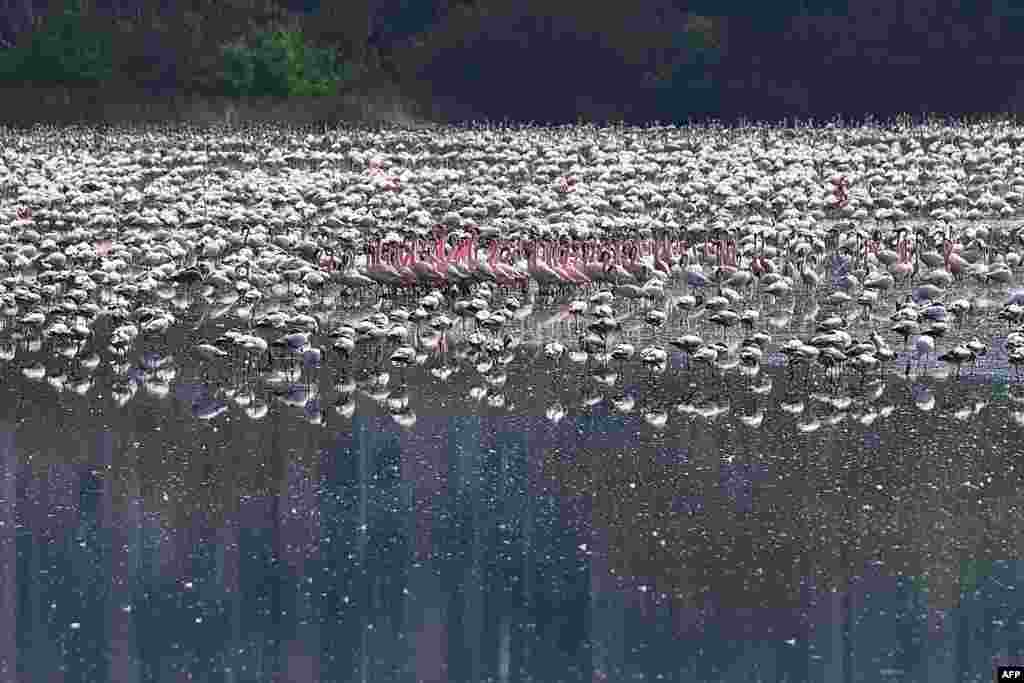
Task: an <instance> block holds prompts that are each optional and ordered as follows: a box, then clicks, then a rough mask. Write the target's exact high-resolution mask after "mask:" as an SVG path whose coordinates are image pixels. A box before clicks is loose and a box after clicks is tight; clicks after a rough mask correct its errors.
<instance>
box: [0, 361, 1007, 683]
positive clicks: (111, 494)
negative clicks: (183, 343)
mask: <svg viewBox="0 0 1024 683" xmlns="http://www.w3.org/2000/svg"><path fill="white" fill-rule="evenodd" d="M764 374H765V376H764V377H760V378H758V381H763V382H764V383H765V386H766V387H767V388H766V389H765V390H764V391H765V392H767V393H764V394H762V393H758V392H756V391H754V390H749V391H748V390H744V391H742V392H735V391H733V392H729V393H726V392H725V391H724V390H720V389H719V388H717V387H715V386H710V387H708V386H703V387H691V386H682V387H680V386H674V385H673V384H672V382H671V381H668V380H666V381H665V382H660V383H659V384H658V385H656V386H654V385H647V384H645V379H644V373H643V372H638V373H637V375H636V377H632V376H627V377H625V378H624V379H623V380H622V381H620V383H619V384H618V385H617V388H612V389H608V390H600V389H598V390H594V391H597V392H598V394H599V395H600V396H605V398H614V397H615V396H617V395H629V396H633V397H634V399H635V403H636V406H635V408H634V409H633V410H632V411H628V412H625V411H622V410H620V409H619V408H618V407H617V406H616V402H615V401H613V400H598V401H597V402H594V403H593V404H592V405H591V404H587V407H583V406H584V405H585V403H586V402H585V401H583V400H582V398H583V397H584V396H585V395H589V392H591V391H592V388H591V387H589V386H582V387H581V386H579V385H576V384H574V383H566V386H564V387H562V386H558V385H554V384H553V385H552V386H543V387H541V388H539V389H530V390H527V389H524V388H516V387H515V386H513V385H512V383H509V384H508V385H506V386H505V387H504V388H503V391H504V394H505V396H506V400H507V403H511V404H514V405H517V406H518V408H517V409H516V410H514V411H511V412H510V411H509V410H508V409H507V407H505V406H502V407H497V406H488V405H486V404H485V403H477V402H476V401H475V400H474V399H469V398H464V399H458V398H457V397H459V396H461V397H466V396H468V393H469V392H468V391H466V388H465V387H464V386H460V385H458V384H457V383H455V381H454V378H453V380H452V382H451V383H449V384H446V385H444V386H445V387H447V388H446V389H444V390H443V391H442V389H440V388H436V387H435V388H434V389H423V392H421V393H423V394H426V395H421V396H420V399H419V403H418V405H417V412H418V413H419V418H418V421H417V422H416V424H415V425H414V426H413V427H410V428H403V427H401V426H399V425H398V424H396V423H395V421H394V420H393V419H392V415H391V414H390V411H389V409H388V407H387V406H386V405H379V404H378V403H377V402H376V401H374V400H373V399H372V398H370V397H368V396H361V395H360V396H358V397H357V398H355V399H353V400H355V401H356V408H355V411H354V414H353V415H352V418H351V420H344V421H339V420H341V418H338V417H335V418H334V421H333V422H331V423H329V424H328V425H327V426H324V425H321V424H309V423H308V422H305V421H301V420H295V419H294V417H293V415H292V414H291V412H290V411H295V410H301V408H292V407H290V406H288V405H286V404H283V403H279V402H278V403H275V402H271V406H270V410H269V413H268V415H267V417H266V418H265V419H263V420H259V421H252V420H249V419H248V418H245V417H242V418H240V419H226V420H225V419H224V417H223V416H222V417H221V418H219V419H220V420H223V421H221V422H216V423H205V422H201V421H198V420H196V419H195V417H194V415H193V414H192V413H191V410H190V407H191V405H192V403H193V400H194V397H193V396H192V394H190V393H189V392H185V393H184V394H182V395H181V396H180V397H175V398H174V399H173V400H171V401H170V402H168V399H164V398H159V397H149V398H146V399H144V400H141V401H140V400H139V399H136V402H134V403H132V404H131V406H133V408H132V409H131V410H128V412H125V410H126V409H118V408H115V407H113V405H111V406H110V407H106V408H104V407H97V406H95V405H92V406H90V405H89V404H87V403H86V402H84V401H78V400H70V401H68V402H60V401H53V400H52V399H49V400H44V399H42V398H38V397H37V396H34V395H33V394H32V388H31V385H29V384H25V385H24V386H22V385H8V386H6V387H5V388H4V389H3V392H4V395H3V396H0V400H2V401H3V403H2V405H4V406H8V408H7V414H6V416H5V417H6V421H5V422H3V424H2V428H0V482H2V484H0V486H2V488H0V552H2V555H0V571H2V575H0V587H2V592H0V606H2V609H3V619H4V623H5V625H6V626H7V627H6V628H4V629H3V630H2V632H0V662H2V667H3V668H0V672H2V678H0V680H4V681H6V680H11V681H13V680H47V677H48V676H49V675H50V674H51V673H52V672H53V671H54V669H55V667H58V666H59V667H60V669H61V671H62V672H63V674H64V676H63V679H64V680H76V681H98V680H116V681H132V680H154V681H163V680H183V676H185V675H187V674H189V673H190V674H191V675H192V677H193V680H225V681H229V680H230V681H242V680H290V681H310V680H322V681H357V680H358V681H392V680H394V681H413V680H415V681H488V680H490V681H527V680H534V681H559V680H564V681H579V680H582V681H595V680H609V681H625V680H634V679H644V680H646V679H651V680H687V681H690V680H696V681H704V680H715V681H718V680H727V681H734V680H735V681H743V680H769V681H775V680H788V681H824V680H837V681H838V680H848V681H858V680H864V681H875V680H900V681H903V680H906V681H916V680H922V681H923V680H928V681H964V680H983V678H982V677H987V676H988V675H990V667H991V663H992V661H993V657H1001V658H1003V659H1004V660H1006V659H1009V660H1012V659H1013V658H1014V657H1016V656H1018V655H1021V654H1022V653H1020V652H1019V649H1020V643H1021V642H1022V639H1021V626H1022V624H1024V609H1022V605H1021V603H1020V600H1019V599H1018V598H1017V597H1016V591H1017V590H1018V588H1019V586H1021V585H1022V582H1021V581H1020V580H1019V578H1018V577H1019V574H1020V572H1021V571H1024V565H1021V564H1020V563H1019V562H1017V561H1015V559H1014V558H1015V552H1014V551H1015V549H1016V548H1017V547H1019V543H1018V542H1017V539H1018V537H1019V531H1018V530H1019V529H1020V528H1021V521H1022V520H1021V519H1020V516H1021V510H1022V506H1021V502H1020V500H1019V493H1018V490H1019V486H1018V482H1019V476H1020V474H1019V464H1018V457H1019V454H1020V449H1019V447H1017V446H1016V443H1017V442H1018V441H1019V437H1020V432H1019V430H1020V427H1018V426H1017V424H1016V423H1015V422H1014V420H1013V419H1012V417H1011V416H1012V414H1013V409H1014V408H1015V407H1016V406H1013V405H1012V403H1013V402H1014V401H1015V400H1016V399H1015V397H1014V395H1013V394H1010V393H1008V392H1006V391H999V390H997V391H993V389H992V386H991V385H989V384H982V383H971V382H969V381H966V380H965V381H962V382H960V383H957V384H952V383H949V382H943V381H940V380H937V379H933V378H928V377H918V378H912V379H908V380H906V381H901V380H900V379H899V378H898V377H891V378H886V380H885V382H882V383H875V384H869V385H865V386H864V387H854V389H855V390H851V391H850V392H849V393H848V395H847V394H843V393H842V392H831V393H829V392H826V393H821V394H818V393H814V391H807V390H804V389H803V388H802V384H801V388H800V390H799V391H795V390H794V389H793V388H792V387H791V386H790V384H789V382H790V380H789V379H788V378H787V373H786V371H784V370H780V369H771V368H769V369H766V370H765V373H764ZM627 375H628V371H627ZM634 379H635V384H631V383H630V382H633V380H634ZM792 381H793V382H800V383H802V382H803V379H802V378H800V377H797V378H795V379H793V380H792ZM38 391H39V390H37V392H38ZM602 391H603V392H604V393H601V392H602ZM14 392H21V395H23V396H26V397H27V398H26V399H25V400H24V401H23V402H21V403H20V404H19V402H18V401H16V400H10V399H11V398H12V396H13V395H14ZM430 392H434V393H430ZM530 392H537V393H538V394H539V395H542V396H540V398H541V400H537V398H532V399H531V395H530ZM545 392H547V393H545ZM193 393H194V392H193ZM924 395H927V396H928V400H929V403H931V404H932V405H931V406H930V407H929V408H923V407H922V406H921V403H922V396H924ZM549 399H550V400H549ZM458 400H463V401H464V402H463V403H457V401H458ZM555 400H557V401H558V402H559V403H561V405H562V406H564V408H563V413H564V414H563V416H562V417H561V419H559V420H551V419H549V416H548V414H547V413H548V412H549V411H548V406H549V405H550V404H551V403H552V402H554V401H555ZM798 403H799V404H800V409H799V410H798V409H797V407H796V404H798ZM432 405H435V406H441V407H439V408H437V409H434V410H431V409H430V406H432ZM506 405H507V404H506ZM453 406H459V407H457V408H455V407H453ZM652 406H658V407H660V408H662V409H664V411H665V412H666V415H667V419H666V421H665V422H664V424H659V425H652V424H651V423H650V421H649V420H647V419H645V411H648V412H649V409H650V408H651V407H652ZM680 406H684V407H683V408H680ZM30 407H31V410H32V411H35V412H34V414H33V418H32V419H26V416H27V415H28V411H29V410H30ZM232 410H241V408H234V407H233V408H232ZM758 411H763V412H764V413H765V415H764V420H763V422H761V423H759V424H758V425H757V426H751V425H750V424H749V422H748V421H746V420H744V419H743V418H744V417H747V416H749V415H752V414H755V413H757V412H758ZM226 415H227V416H228V417H230V415H232V413H231V412H229V413H227V414H226ZM453 415H454V416H453ZM957 416H960V417H957ZM0 417H4V416H0ZM814 423H818V425H819V428H818V429H799V428H798V427H799V426H800V425H804V426H805V427H806V426H807V425H812V424H814ZM55 425H56V426H58V427H59V429H57V430H55V429H54V426H55ZM181 444H185V445H184V446H182V445H181Z"/></svg>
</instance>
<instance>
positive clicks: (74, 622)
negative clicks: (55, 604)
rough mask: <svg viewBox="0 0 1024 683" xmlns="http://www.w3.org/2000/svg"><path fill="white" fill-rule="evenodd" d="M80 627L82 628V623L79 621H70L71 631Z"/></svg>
mask: <svg viewBox="0 0 1024 683" xmlns="http://www.w3.org/2000/svg"><path fill="white" fill-rule="evenodd" d="M80 628H82V624H81V623H79V622H77V621H72V622H71V630H72V631H77V630H78V629H80Z"/></svg>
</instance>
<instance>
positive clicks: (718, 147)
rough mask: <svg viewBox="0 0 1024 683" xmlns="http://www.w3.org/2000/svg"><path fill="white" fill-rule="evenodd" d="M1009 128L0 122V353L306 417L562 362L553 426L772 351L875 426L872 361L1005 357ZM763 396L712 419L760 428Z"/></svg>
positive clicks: (91, 380) (748, 374)
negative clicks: (575, 389) (569, 385)
mask: <svg viewBox="0 0 1024 683" xmlns="http://www.w3.org/2000/svg"><path fill="white" fill-rule="evenodd" d="M1022 141H1024V128H1018V127H1015V126H1013V125H1010V124H1009V123H988V124H978V125H960V124H957V125H953V124H931V125H919V126H891V127H882V126H876V125H863V126H859V127H838V126H827V127H818V128H781V127H768V126H748V127H740V128H724V127H714V126H711V127H649V128H625V127H592V126H573V127H563V128H528V127H527V128H505V127H477V128H458V129H457V128H448V129H433V130H404V129H384V130H369V129H334V130H321V131H316V132H309V131H295V130H288V129H277V128H253V129H244V130H239V129H231V130H226V129H221V130H194V129H186V128H174V129H171V128H149V129H104V130H98V129H88V128H75V127H72V128H34V129H31V130H10V129H8V130H2V131H0V150H2V152H0V193H2V195H0V196H2V200H0V252H2V258H0V270H2V271H3V272H2V281H0V314H2V318H0V363H3V365H5V366H7V369H6V370H5V372H8V373H9V372H11V371H12V370H11V369H12V368H14V369H16V370H15V371H17V372H20V373H21V374H23V375H24V377H26V378H28V379H29V380H36V381H39V382H45V383H47V384H48V385H49V386H51V387H53V388H54V389H55V390H57V391H59V392H68V393H73V394H79V395H83V396H85V395H90V394H92V395H94V396H98V395H101V394H102V395H104V396H109V397H110V398H111V399H112V400H113V401H114V402H115V403H116V404H118V405H121V406H124V405H126V404H128V403H129V402H130V401H132V400H133V397H135V396H136V394H137V393H138V392H139V390H140V389H143V390H144V392H145V393H146V394H148V395H150V396H157V397H162V396H168V395H170V393H171V389H172V385H173V384H174V383H175V382H177V381H181V380H182V378H183V377H186V374H185V370H188V371H189V372H188V373H187V378H188V380H189V381H198V382H200V383H201V385H202V386H204V387H205V390H204V391H202V392H197V393H195V394H194V395H192V397H191V399H190V400H191V401H192V402H193V412H194V415H195V416H196V418H198V419H203V420H212V419H219V416H222V415H224V414H225V413H230V412H234V411H241V412H242V413H244V414H245V415H247V416H248V417H249V418H252V419H259V418H262V417H263V416H265V415H266V414H267V412H268V410H269V409H270V406H271V405H272V404H273V403H274V401H275V400H277V401H280V402H282V403H284V404H286V405H288V406H292V407H293V408H294V409H296V412H297V413H298V414H300V415H302V416H303V417H304V418H305V419H307V420H309V421H310V422H313V423H316V424H328V423H330V422H331V421H332V420H338V419H342V420H344V419H346V418H349V417H351V416H352V415H353V413H354V412H355V410H356V407H357V401H356V399H357V398H359V397H360V396H362V397H364V400H372V401H376V402H378V403H379V404H380V405H382V406H384V407H386V408H387V410H389V411H390V412H391V414H392V415H393V416H394V419H395V421H396V422H398V423H399V424H401V425H405V426H411V425H412V424H414V423H415V421H416V412H415V407H416V406H415V398H414V397H415V395H416V393H417V387H418V386H422V385H423V384H424V383H442V384H443V383H449V382H452V377H453V376H459V377H463V378H466V380H465V383H466V384H467V385H468V386H469V387H470V388H469V392H468V393H469V400H471V401H477V402H481V403H486V405H488V406H489V407H491V408H495V409H506V410H513V409H515V406H514V405H513V404H512V403H511V402H508V401H506V393H507V392H506V384H507V383H509V382H513V381H520V382H522V383H527V384H530V385H531V386H532V385H534V384H536V385H537V386H538V387H542V386H544V384H545V382H546V380H543V379H539V378H538V376H542V375H551V376H557V375H555V374H554V373H562V372H565V371H566V370H565V369H564V368H563V366H572V367H573V368H574V370H573V372H578V373H580V377H581V379H582V382H581V386H582V387H583V388H582V389H581V390H580V402H579V405H578V406H570V407H568V408H566V407H565V406H564V405H563V403H562V402H561V401H555V402H553V403H552V404H551V405H549V406H547V411H546V412H547V416H548V417H549V418H550V419H551V420H553V421H557V420H559V419H561V418H562V417H563V416H564V415H565V414H566V413H567V412H569V411H572V410H587V409H591V408H593V407H594V406H595V405H596V404H598V403H604V404H607V405H609V406H610V407H612V408H613V409H615V410H619V411H622V412H630V411H632V410H634V409H635V408H636V405H637V401H636V399H637V396H638V395H640V394H642V393H643V392H645V391H646V392H651V393H652V395H653V393H654V392H655V389H656V388H657V387H664V388H663V389H661V390H660V394H659V395H661V396H662V397H663V400H660V402H659V403H658V404H657V405H654V404H649V405H648V404H645V405H646V407H645V408H644V411H643V413H644V417H645V419H646V420H647V422H648V423H649V424H650V425H652V426H653V427H655V428H657V427H659V426H662V425H664V424H665V423H666V421H667V420H668V419H669V415H670V414H672V413H675V414H680V413H684V414H690V415H698V416H703V417H704V418H708V419H715V418H718V417H719V416H721V415H723V414H725V413H729V412H730V405H731V400H730V399H726V400H724V401H721V400H719V401H718V402H717V403H715V402H709V401H708V400H701V399H700V398H694V397H695V396H699V395H700V392H705V395H706V393H707V391H708V390H709V388H713V389H714V392H715V396H718V397H721V396H736V395H740V394H745V395H747V396H749V397H757V396H761V397H770V396H772V394H771V386H772V385H771V377H770V376H769V373H764V372H762V370H763V369H764V368H765V367H776V366H785V367H786V368H788V369H787V370H785V372H787V373H788V374H789V376H790V378H789V380H790V381H789V384H790V385H793V384H794V383H796V385H797V386H802V387H804V388H805V390H806V392H807V394H808V395H809V396H814V397H817V398H818V399H819V400H821V401H825V402H831V403H833V404H834V407H838V408H837V409H839V410H843V411H845V410H847V409H848V408H849V407H850V406H851V405H854V406H860V408H859V409H858V410H859V412H858V413H857V415H856V417H857V418H858V419H860V420H861V421H863V422H864V423H865V424H868V423H869V422H870V421H873V420H874V419H877V418H878V417H879V415H880V414H881V415H883V416H884V415H885V407H882V408H878V409H876V408H872V407H871V406H870V401H871V397H872V396H874V397H877V396H880V395H881V388H882V387H884V386H885V383H886V382H889V381H900V380H904V379H906V378H910V379H911V380H912V379H913V378H914V377H922V376H928V377H931V378H937V380H942V379H948V380H949V381H958V380H964V379H965V377H967V376H973V377H974V379H977V378H982V379H984V380H985V381H1006V380H1010V381H1012V380H1014V379H1015V378H1016V377H1017V375H1018V371H1019V370H1020V369H1021V368H1022V367H1024V327H1022V324H1024V290H1020V291H1018V290H1017V289H1015V287H1016V286H1017V285H1018V281H1019V279H1020V273H1021V260H1022V254H1024V222H1021V223H1018V220H1017V217H1018V214H1019V213H1020V210H1021V205H1022V201H1024V164H1022V159H1021V154H1020V151H1019V148H1020V145H1021V143H1022ZM176 335H177V336H176ZM510 374H511V375H513V378H512V379H510V377H509V375H510ZM193 375H194V376H193ZM515 375H519V376H520V378H519V379H517V378H515ZM101 376H102V377H105V378H107V380H108V384H109V386H107V388H106V389H104V390H101V389H99V388H98V387H99V386H100V383H99V382H98V378H99V377H101ZM321 387H323V388H321ZM538 390H539V389H538ZM411 397H413V398H411ZM767 400H769V399H768V398H763V400H762V401H761V402H760V403H751V404H750V405H753V406H754V407H753V408H752V409H750V410H746V411H739V410H737V411H736V417H737V419H738V420H739V421H740V422H742V424H744V425H746V426H747V427H750V428H757V427H758V426H760V425H761V424H762V422H763V421H764V419H765V414H766V409H767V408H770V407H771V406H768V405H766V404H765V403H766V401H767ZM709 403H710V404H711V406H712V407H711V408H708V405H709ZM924 404H925V405H921V404H919V407H921V408H922V409H930V408H929V407H928V406H927V405H926V404H927V401H925V402H924ZM781 407H782V408H783V409H784V410H785V411H786V412H789V413H794V414H799V413H800V412H802V410H803V403H802V402H801V401H797V400H793V399H792V397H790V399H789V400H788V401H787V402H786V403H785V404H783V405H782V406H781ZM983 408H984V405H981V404H979V405H978V406H976V408H975V411H974V412H975V413H976V412H977V411H979V410H981V409H983ZM888 409H889V410H890V411H891V406H889V408H888ZM961 413H962V414H961ZM970 415H971V411H970V410H968V411H966V412H965V411H962V410H961V411H958V412H957V417H961V419H966V418H967V417H969V416H970ZM334 416H338V417H334ZM1020 421H1024V414H1022V415H1021V420H1020ZM800 425H801V428H802V429H805V430H812V429H816V428H818V427H820V426H821V423H820V421H816V420H807V421H804V422H801V423H800Z"/></svg>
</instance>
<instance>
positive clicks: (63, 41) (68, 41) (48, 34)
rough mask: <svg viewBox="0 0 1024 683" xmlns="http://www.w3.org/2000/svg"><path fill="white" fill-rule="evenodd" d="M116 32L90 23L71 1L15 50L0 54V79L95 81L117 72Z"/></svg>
mask: <svg viewBox="0 0 1024 683" xmlns="http://www.w3.org/2000/svg"><path fill="white" fill-rule="evenodd" d="M113 64H114V60H113V36H112V35H111V33H110V32H108V31H105V30H100V29H98V28H97V27H94V26H90V25H88V23H87V22H86V21H85V20H84V17H83V15H82V13H81V12H80V11H79V9H78V3H76V2H69V3H68V4H67V5H66V6H65V9H64V10H63V11H61V12H59V13H56V14H52V15H50V16H49V17H47V18H46V19H45V20H44V21H43V23H42V25H41V26H40V27H39V28H38V29H36V30H35V31H34V32H33V33H32V34H30V35H29V36H28V37H27V39H26V40H24V41H22V43H21V44H20V45H18V46H17V47H15V48H14V49H12V50H7V51H6V52H5V53H3V54H0V81H6V82H20V83H24V82H31V83H53V84H62V85H73V84H95V83H101V82H103V81H106V80H108V79H110V77H111V76H112V75H113V72H114V67H113Z"/></svg>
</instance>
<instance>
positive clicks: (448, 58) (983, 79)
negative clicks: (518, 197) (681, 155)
mask: <svg viewBox="0 0 1024 683" xmlns="http://www.w3.org/2000/svg"><path fill="white" fill-rule="evenodd" d="M1018 5H1019V6H1018ZM1021 38H1024V3H1017V2H1015V1H1014V0H984V1H980V2H960V1H954V0H908V1H907V2H902V3H892V2H883V1H881V0H777V1H776V2H761V1H758V2H755V1H753V0H690V1H689V2H686V1H684V0H639V1H638V2H632V3H595V2H592V1H588V2H574V1H569V2H560V3H550V2H542V1H541V0H469V1H467V2H455V1H454V0H351V1H346V2H330V3H328V2H321V1H319V0H281V1H279V2H275V1H274V0H216V1H214V0H191V1H190V2H184V3H171V2H167V1H166V0H161V1H158V0H0V82H2V84H3V85H7V86H15V87H24V86H25V85H34V86H41V85H46V86H51V85H56V86H61V87H68V88H71V87H76V88H82V87H92V88H97V87H103V88H107V89H109V88H110V87H112V86H117V87H123V88H129V87H130V88H134V89H141V90H142V91H145V92H149V93H161V94H167V93H187V94H205V95H228V96H235V97H237V96H266V97H276V98H283V97H295V96H330V95H338V94H343V93H347V92H355V91H359V90H361V89H362V90H365V89H367V88H372V87H374V86H377V85H387V86H388V87H392V88H397V89H398V90H399V91H401V92H403V93H404V94H407V95H408V96H409V97H410V98H412V99H415V100H418V101H420V102H428V101H429V102H438V101H439V102H444V103H446V104H448V105H451V106H446V107H443V108H442V109H443V110H445V111H447V113H448V114H449V116H450V117H457V118H467V117H468V118H473V117H476V118H488V119H497V120H501V119H509V120H515V121H520V122H522V121H531V120H532V121H537V122H569V121H574V120H577V119H580V118H583V119H587V120H623V121H629V122H640V121H652V120H661V121H670V120H671V121H685V120H687V119H689V118H709V117H710V118H717V119H720V120H723V121H730V120H735V119H739V118H747V119H767V120H778V119H781V118H785V117H788V118H801V119H807V118H818V119H830V118H832V117H834V116H836V115H839V116H847V117H853V118H860V117H862V116H864V115H865V114H867V113H871V114H874V115H875V116H879V117H890V116H893V115H896V114H898V113H911V114H923V113H927V114H931V115H935V114H938V115H943V114H946V115H954V116H960V115H965V114H977V113H1003V112H1014V111H1015V110H1016V109H1017V107H1018V103H1019V101H1020V99H1021V97H1022V96H1024V91H1022V92H1020V93H1019V92H1018V90H1019V87H1018V84H1017V78H1018V77H1017V73H1018V72H1019V67H1020V66H1021V65H1022V64H1024V48H1022V47H1021V46H1022V45H1024V40H1021Z"/></svg>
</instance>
